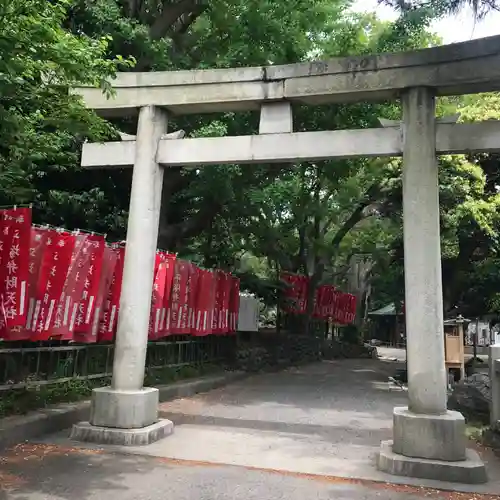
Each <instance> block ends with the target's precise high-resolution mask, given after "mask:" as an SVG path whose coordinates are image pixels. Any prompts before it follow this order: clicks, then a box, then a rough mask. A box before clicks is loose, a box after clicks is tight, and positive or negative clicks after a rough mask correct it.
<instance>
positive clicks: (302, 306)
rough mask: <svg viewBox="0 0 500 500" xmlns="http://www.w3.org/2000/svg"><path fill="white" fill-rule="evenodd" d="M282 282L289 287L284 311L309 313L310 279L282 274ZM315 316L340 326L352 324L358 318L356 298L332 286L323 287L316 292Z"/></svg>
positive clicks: (285, 293)
mask: <svg viewBox="0 0 500 500" xmlns="http://www.w3.org/2000/svg"><path fill="white" fill-rule="evenodd" d="M281 280H282V281H284V282H285V283H286V285H287V286H286V289H285V291H284V293H283V295H284V298H285V301H284V303H283V306H282V307H283V309H284V310H285V311H287V312H290V313H295V314H304V313H305V312H306V311H307V297H308V293H309V282H310V280H309V277H308V276H303V275H300V274H293V273H288V272H282V273H281ZM313 316H314V317H315V318H320V319H332V320H333V321H335V322H336V323H340V324H349V323H352V322H353V321H354V318H355V317H356V297H355V296H354V295H351V294H350V293H343V292H341V291H340V290H337V289H336V288H335V287H334V286H332V285H321V286H319V287H318V288H317V289H316V290H315V296H314V307H313Z"/></svg>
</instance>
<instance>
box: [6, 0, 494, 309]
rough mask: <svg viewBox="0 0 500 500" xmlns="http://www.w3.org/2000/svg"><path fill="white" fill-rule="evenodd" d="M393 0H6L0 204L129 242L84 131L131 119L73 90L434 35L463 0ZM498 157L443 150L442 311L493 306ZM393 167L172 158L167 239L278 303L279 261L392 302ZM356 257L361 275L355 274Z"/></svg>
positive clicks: (354, 112) (350, 112) (404, 44)
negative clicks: (434, 23)
mask: <svg viewBox="0 0 500 500" xmlns="http://www.w3.org/2000/svg"><path fill="white" fill-rule="evenodd" d="M471 1H472V0H471ZM393 3H394V4H397V6H398V7H400V8H401V10H402V16H401V18H400V19H399V20H398V21H396V22H395V23H384V22H381V21H379V20H378V19H377V18H376V16H375V15H374V14H370V13H367V14H359V15H354V14H352V13H351V12H350V10H349V8H350V2H349V1H348V0H294V2H293V8H292V6H291V4H290V1H283V0H204V1H203V0H163V1H161V0H53V1H51V2H47V1H45V0H0V27H1V30H0V55H1V57H0V76H1V78H0V113H1V117H0V118H1V119H0V127H1V134H2V146H1V148H0V181H1V182H0V198H1V199H2V201H1V203H2V204H14V203H17V204H20V203H29V202H33V203H34V204H35V209H36V211H35V213H36V217H37V218H38V222H43V223H50V224H57V225H65V226H67V227H69V228H76V227H82V228H87V229H92V230H94V231H99V232H105V233H108V234H109V235H110V236H111V237H113V238H123V237H124V235H125V227H126V217H127V207H128V199H129V190H130V171H111V172H109V171H93V172H83V171H82V170H81V168H80V167H79V152H80V150H81V144H82V142H83V141H84V140H87V139H88V140H92V141H97V140H104V139H105V138H108V137H112V136H113V135H116V133H117V129H120V130H122V131H124V132H129V133H133V131H134V129H135V123H133V121H121V122H115V123H113V124H109V123H106V122H104V121H103V120H101V119H99V118H98V117H97V116H95V114H94V113H92V112H91V111H89V110H86V109H85V108H84V106H83V104H82V103H81V102H80V101H79V100H78V99H77V98H76V97H75V96H73V95H72V94H71V93H69V92H68V89H69V88H70V87H71V86H73V85H75V84H86V85H97V86H101V87H103V89H105V90H106V89H107V90H109V79H110V77H112V75H113V73H114V72H115V71H116V70H117V69H119V70H122V71H149V70H170V69H192V68H207V67H230V66H249V65H264V64H282V63H291V62H298V61H303V60H309V59H317V58H329V57H334V56H341V55H350V54H360V53H381V52H390V51H400V50H407V49H411V48H422V47H429V46H431V45H434V44H437V43H439V40H437V39H436V38H435V37H434V36H432V35H430V34H429V33H428V32H427V26H428V24H429V22H430V21H431V20H432V19H433V18H434V17H436V16H440V15H442V13H443V12H445V11H446V10H452V9H453V8H455V7H456V5H458V3H459V2H455V1H454V2H452V1H450V2H447V1H445V0H443V1H442V2H438V3H439V5H440V7H439V8H436V5H437V3H436V2H404V3H403V2H393ZM473 3H477V5H478V9H477V10H478V12H479V13H482V12H483V11H482V10H481V9H482V7H481V6H480V2H479V3H478V2H473ZM483 3H484V5H489V6H490V7H492V8H494V7H495V5H494V2H483ZM417 4H418V5H417ZM431 4H433V9H430V8H428V7H430V5H431ZM415 5H416V6H417V7H418V8H417V9H415V8H414V7H415ZM481 5H482V4H481ZM417 11H418V15H417V14H416V12H417ZM499 103H500V98H499V96H498V94H488V95H480V96H471V97H466V98H454V99H443V100H440V102H439V113H440V114H451V113H454V112H456V111H460V112H461V113H462V118H461V119H463V120H482V119H490V118H499V115H500V104H499ZM399 116H400V109H399V106H398V104H397V103H393V104H387V103H383V104H358V105H336V106H329V107H318V108H314V107H309V108H303V107H300V106H298V107H296V109H295V110H294V118H295V122H294V127H295V129H296V130H324V129H342V128H362V127H372V126H377V123H378V122H377V120H378V118H379V117H385V118H390V119H397V118H398V117H399ZM257 126H258V116H257V114H255V113H239V114H235V113H224V114H220V115H216V116H213V115H211V116H194V117H174V118H173V119H172V122H171V124H170V127H171V129H172V130H174V129H177V128H183V129H184V130H186V131H187V132H188V134H189V135H190V136H215V135H226V134H227V135H229V134H232V135H235V134H251V133H255V132H256V130H257ZM498 160H499V157H498V156H496V155H478V156H474V157H465V156H453V157H444V158H441V159H440V164H441V169H440V173H441V174H440V175H441V178H440V182H441V211H442V213H441V216H442V217H441V220H442V228H443V238H442V247H443V276H444V286H445V307H446V309H447V311H451V310H453V309H455V308H457V307H458V308H460V310H461V311H462V310H463V311H464V314H478V315H479V314H485V313H489V312H493V313H496V312H498V311H499V309H500V295H499V289H498V263H499V258H498V254H497V252H498V239H497V238H498V228H499V222H500V221H499V220H498V217H499V215H498V214H499V211H498V203H499V194H498V171H499V169H498V166H499V161H498ZM400 168H401V165H400V162H399V161H388V160H377V159H358V160H346V161H329V162H318V163H314V164H313V163H303V164H299V165H258V166H253V167H252V168H250V167H248V166H239V165H226V166H219V165H216V166H211V167H204V168H203V169H184V168H171V169H168V170H167V171H166V172H165V182H164V189H163V203H162V218H161V227H160V237H159V244H160V246H161V247H163V248H165V249H168V250H171V251H178V252H180V253H181V254H182V255H184V256H186V257H189V258H191V259H193V260H195V261H197V262H198V263H200V264H202V265H205V266H207V267H211V266H220V267H225V268H231V269H232V270H236V271H237V272H239V273H240V275H241V276H242V278H243V279H244V283H245V285H246V286H247V287H248V288H250V289H252V290H256V291H258V292H259V293H261V294H262V295H263V296H265V297H266V299H268V300H269V301H272V298H273V297H275V288H276V276H277V272H278V270H279V269H286V270H291V271H296V272H303V273H308V274H309V275H311V277H312V279H313V282H314V283H316V284H319V283H321V282H326V281H327V282H334V283H336V284H339V285H342V286H344V287H350V288H352V287H354V288H356V287H357V288H356V290H355V292H356V293H357V294H358V295H359V297H360V298H363V299H365V298H366V296H367V294H368V292H369V289H370V287H369V285H370V284H371V290H372V297H371V301H369V303H370V304H372V305H373V306H377V305H384V304H386V303H387V302H390V301H395V302H396V303H398V304H399V303H400V302H401V300H402V298H403V294H404V286H403V281H404V280H403V274H402V256H403V255H402V239H401V236H402V234H401V231H402V220H401V181H400ZM360 257H361V261H363V263H364V264H363V266H364V267H363V269H364V275H363V276H364V278H363V279H364V282H363V283H358V284H357V285H356V286H354V285H353V279H352V275H353V273H352V270H353V262H359V261H360ZM361 302H363V303H364V301H361ZM361 316H362V315H361Z"/></svg>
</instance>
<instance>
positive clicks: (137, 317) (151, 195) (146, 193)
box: [109, 106, 171, 426]
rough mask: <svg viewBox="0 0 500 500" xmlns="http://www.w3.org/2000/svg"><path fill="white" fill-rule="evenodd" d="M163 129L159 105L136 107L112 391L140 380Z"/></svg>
mask: <svg viewBox="0 0 500 500" xmlns="http://www.w3.org/2000/svg"><path fill="white" fill-rule="evenodd" d="M166 130H167V117H166V115H165V114H164V113H163V111H162V110H160V109H158V108H155V107H153V106H145V107H144V108H142V109H141V112H140V115H139V123H138V126H137V140H136V145H137V147H136V149H135V158H134V172H133V175H132V189H131V192H130V208H129V216H128V226H127V247H126V251H125V261H124V268H123V283H122V291H121V297H120V312H119V315H118V328H117V333H116V341H115V354H114V359H113V378H112V382H111V385H112V387H113V389H117V390H138V389H141V388H142V384H143V381H144V369H145V362H146V349H147V343H148V328H149V314H150V310H151V290H152V289H153V279H154V277H153V273H154V261H155V255H156V241H157V235H158V224H159V219H160V205H161V191H162V183H163V169H162V168H160V166H159V165H158V163H156V151H157V148H158V142H159V140H160V138H161V136H162V135H163V134H164V133H165V132H166ZM167 142H171V141H167ZM127 143H128V141H127ZM109 425H110V426H111V423H110V424H109Z"/></svg>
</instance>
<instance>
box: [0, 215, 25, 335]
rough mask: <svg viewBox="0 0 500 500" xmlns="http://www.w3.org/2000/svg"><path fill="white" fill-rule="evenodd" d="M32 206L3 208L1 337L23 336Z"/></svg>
mask: <svg viewBox="0 0 500 500" xmlns="http://www.w3.org/2000/svg"><path fill="white" fill-rule="evenodd" d="M30 240H31V209H30V208H12V209H8V210H1V211H0V273H1V274H0V337H2V338H5V339H6V340H16V339H19V338H23V337H24V335H23V334H22V328H21V327H24V325H25V324H26V319H27V316H28V281H29V258H30V257H29V254H30ZM12 329H15V330H12Z"/></svg>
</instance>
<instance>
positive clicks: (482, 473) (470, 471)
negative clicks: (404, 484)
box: [377, 441, 488, 484]
mask: <svg viewBox="0 0 500 500" xmlns="http://www.w3.org/2000/svg"><path fill="white" fill-rule="evenodd" d="M465 455H466V456H465V460H462V461H460V462H447V461H444V460H428V459H425V458H412V457H405V456H404V455H400V454H398V453H394V450H393V443H392V441H384V442H382V445H381V449H380V453H379V455H378V457H377V466H378V469H379V470H381V471H382V472H388V473H389V474H393V475H395V476H405V477H413V478H419V479H434V480H436V481H448V482H451V483H465V484H481V483H486V482H487V481H488V477H487V474H486V467H485V465H484V463H483V462H482V461H481V459H480V458H479V455H478V454H477V453H476V452H475V451H474V450H470V449H467V450H466V453H465Z"/></svg>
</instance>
